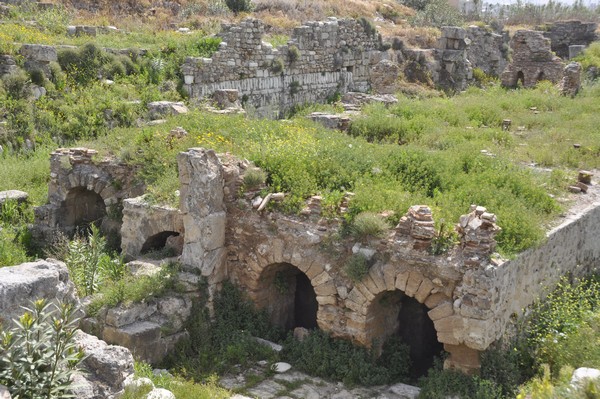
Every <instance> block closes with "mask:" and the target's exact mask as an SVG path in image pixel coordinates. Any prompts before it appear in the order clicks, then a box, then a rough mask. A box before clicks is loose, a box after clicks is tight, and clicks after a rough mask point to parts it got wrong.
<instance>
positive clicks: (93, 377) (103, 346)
mask: <svg viewBox="0 0 600 399" xmlns="http://www.w3.org/2000/svg"><path fill="white" fill-rule="evenodd" d="M75 342H76V344H77V345H78V346H79V347H80V348H81V349H83V351H84V353H85V354H86V357H85V358H84V360H83V362H82V366H83V367H84V370H85V373H84V374H79V377H78V380H79V382H80V385H81V386H80V387H79V388H76V389H75V392H74V394H75V397H77V398H82V399H83V398H85V399H104V398H112V397H113V396H114V395H115V394H117V393H119V392H121V391H122V390H123V389H124V388H125V380H126V379H127V378H128V377H130V376H132V375H133V356H132V355H131V352H129V350H128V349H126V348H123V347H121V346H114V345H108V344H107V343H106V342H104V341H101V340H99V339H98V338H96V337H94V336H92V335H88V334H86V333H84V332H82V331H78V332H77V333H76V334H75ZM86 382H87V383H86Z"/></svg>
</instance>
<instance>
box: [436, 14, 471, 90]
mask: <svg viewBox="0 0 600 399" xmlns="http://www.w3.org/2000/svg"><path fill="white" fill-rule="evenodd" d="M441 30H442V36H441V37H440V39H439V40H438V46H437V49H436V52H435V55H436V56H435V58H436V60H437V61H438V63H437V68H435V69H434V70H433V81H434V82H435V83H436V84H437V85H438V86H440V87H441V88H443V89H450V90H458V91H460V90H464V89H466V88H467V85H468V84H469V82H470V81H471V79H472V78H473V68H472V66H471V62H470V61H469V60H468V59H467V49H468V47H469V44H470V41H469V39H468V38H467V32H466V31H465V30H464V29H463V28H459V27H456V26H443V27H442V28H441Z"/></svg>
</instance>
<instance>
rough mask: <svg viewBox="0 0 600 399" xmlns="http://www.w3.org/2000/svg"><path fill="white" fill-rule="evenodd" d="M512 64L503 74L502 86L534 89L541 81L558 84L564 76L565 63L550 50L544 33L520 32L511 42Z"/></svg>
mask: <svg viewBox="0 0 600 399" xmlns="http://www.w3.org/2000/svg"><path fill="white" fill-rule="evenodd" d="M510 47H511V48H512V50H513V53H512V62H511V63H510V64H509V65H508V67H507V68H506V69H505V70H504V72H503V73H502V84H503V85H504V86H508V87H516V86H517V84H518V82H519V81H521V82H522V85H523V87H533V86H535V85H536V84H537V82H539V81H540V80H549V81H551V82H553V83H558V82H559V81H560V80H561V78H562V75H563V69H564V67H565V65H564V63H563V62H562V61H561V59H560V58H558V57H557V56H555V55H554V54H553V53H552V51H551V49H550V39H548V38H546V37H544V36H543V34H542V32H538V31H532V30H518V31H517V32H516V33H515V34H514V36H513V37H512V39H511V41H510Z"/></svg>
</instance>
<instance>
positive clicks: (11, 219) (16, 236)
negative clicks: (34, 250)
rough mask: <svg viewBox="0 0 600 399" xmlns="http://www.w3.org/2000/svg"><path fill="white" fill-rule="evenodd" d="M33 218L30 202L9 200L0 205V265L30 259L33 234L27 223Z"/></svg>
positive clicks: (10, 264)
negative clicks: (29, 253)
mask: <svg viewBox="0 0 600 399" xmlns="http://www.w3.org/2000/svg"><path fill="white" fill-rule="evenodd" d="M32 220H33V210H32V209H31V206H30V204H28V203H24V204H19V203H17V201H14V200H8V201H5V202H4V203H3V204H2V206H0V267H2V266H12V265H18V264H19V263H23V262H26V261H28V260H29V256H28V249H29V248H30V246H31V235H30V233H29V231H28V229H27V223H29V222H31V221H32Z"/></svg>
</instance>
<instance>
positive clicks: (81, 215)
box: [64, 187, 106, 232]
mask: <svg viewBox="0 0 600 399" xmlns="http://www.w3.org/2000/svg"><path fill="white" fill-rule="evenodd" d="M64 212H65V216H64V217H65V218H64V221H65V227H66V228H67V230H68V231H71V232H76V231H77V230H80V229H85V228H87V227H88V226H89V225H90V224H91V223H95V224H96V225H97V226H100V225H101V224H102V219H103V218H104V217H105V216H106V206H105V204H104V200H103V199H102V197H101V196H100V195H99V194H98V193H96V192H94V191H91V190H87V189H86V188H85V187H76V188H73V189H71V190H69V193H68V194H67V197H66V199H65V202H64Z"/></svg>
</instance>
